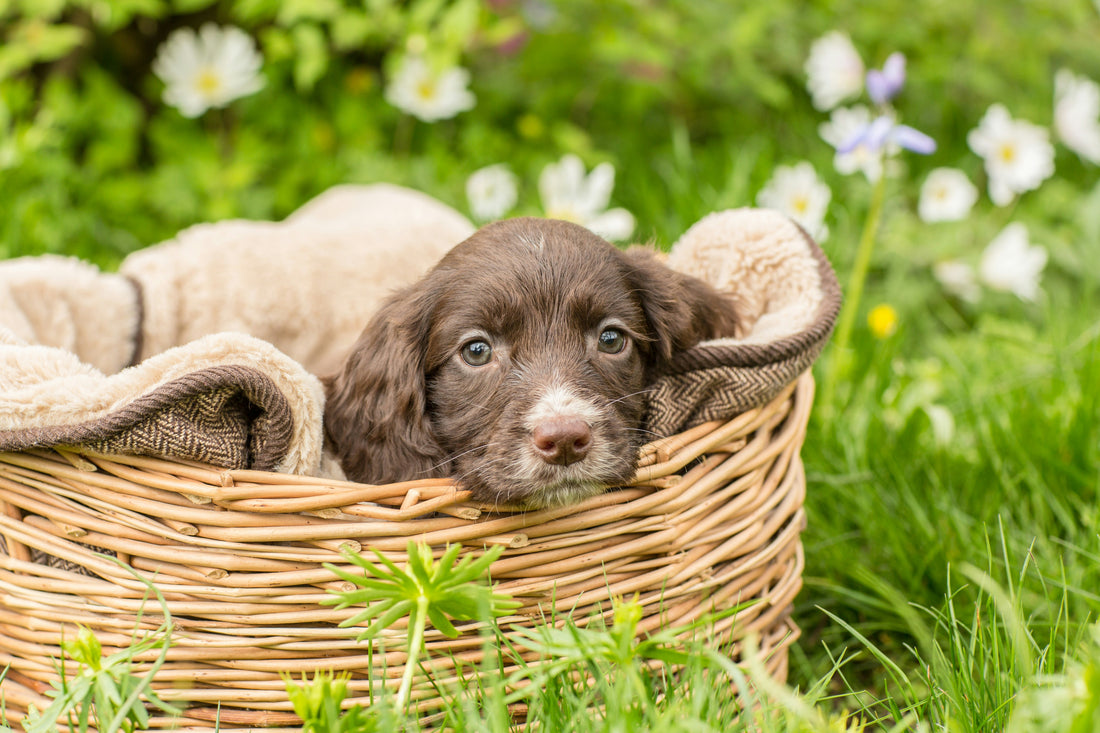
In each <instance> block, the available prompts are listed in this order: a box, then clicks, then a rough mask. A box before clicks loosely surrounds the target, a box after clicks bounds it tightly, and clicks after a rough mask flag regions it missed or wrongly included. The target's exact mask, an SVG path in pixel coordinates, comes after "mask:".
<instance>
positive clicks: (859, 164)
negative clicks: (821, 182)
mask: <svg viewBox="0 0 1100 733" xmlns="http://www.w3.org/2000/svg"><path fill="white" fill-rule="evenodd" d="M869 124H871V110H869V109H867V108H866V107H864V106H863V105H861V104H857V105H855V106H854V107H837V108H836V109H834V110H833V113H832V115H830V116H829V121H828V122H822V123H821V125H820V126H819V127H818V128H817V131H818V134H820V135H821V139H822V140H824V141H825V142H827V143H829V144H830V145H832V146H833V147H834V148H839V147H840V146H841V145H844V144H845V143H847V142H848V141H849V140H851V139H852V138H854V137H855V136H856V134H858V133H859V131H860V130H865V129H866V128H867V126H868V125H869ZM893 149H894V150H893V152H896V151H897V146H896V145H895V146H893ZM886 152H887V154H890V153H891V151H890V150H887V151H886ZM882 157H883V154H882V151H881V150H872V149H871V148H870V147H869V146H867V145H864V144H863V143H860V144H859V145H857V146H855V147H854V148H853V149H852V150H850V151H848V152H847V153H840V152H838V153H837V154H836V155H835V156H833V167H835V168H836V170H837V173H842V174H844V175H848V174H849V173H855V172H856V171H863V175H865V176H867V180H869V181H872V182H873V181H877V180H878V179H879V177H880V176H882Z"/></svg>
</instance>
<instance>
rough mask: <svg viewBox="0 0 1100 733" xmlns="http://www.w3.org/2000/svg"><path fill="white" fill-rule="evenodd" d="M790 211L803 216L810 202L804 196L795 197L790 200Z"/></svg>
mask: <svg viewBox="0 0 1100 733" xmlns="http://www.w3.org/2000/svg"><path fill="white" fill-rule="evenodd" d="M791 209H793V210H794V212H795V213H796V214H805V213H806V212H807V211H809V209H810V201H809V199H807V198H806V197H805V196H795V197H794V198H793V199H791Z"/></svg>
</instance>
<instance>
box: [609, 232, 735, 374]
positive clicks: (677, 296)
mask: <svg viewBox="0 0 1100 733" xmlns="http://www.w3.org/2000/svg"><path fill="white" fill-rule="evenodd" d="M623 256H624V258H625V259H626V264H627V280H628V281H629V282H630V285H631V288H632V289H633V290H634V292H636V293H637V294H638V297H639V298H640V299H641V304H642V310H643V311H644V312H645V317H646V321H647V322H648V324H649V328H650V334H649V335H650V337H651V338H652V339H653V342H652V343H651V344H650V353H651V356H652V363H651V366H653V367H658V366H660V365H662V364H665V363H667V362H668V361H669V360H671V359H672V357H673V356H674V355H675V354H677V353H679V352H681V351H683V350H685V349H688V348H690V347H692V346H694V345H695V344H697V343H699V342H700V341H706V340H707V339H712V338H719V337H721V336H734V335H736V333H737V324H738V318H737V311H736V309H735V307H734V301H733V298H731V297H730V296H727V295H723V294H722V293H719V292H718V291H717V290H715V289H714V288H713V287H712V286H710V285H709V284H707V283H705V282H703V281H702V280H700V279H698V278H695V277H692V276H691V275H685V274H683V273H681V272H677V271H676V270H673V269H672V268H670V267H668V266H666V265H665V264H663V263H662V262H660V261H658V260H657V258H656V257H655V256H654V254H653V252H652V251H650V250H647V249H644V248H640V247H635V248H632V249H629V250H627V251H626V252H624V253H623Z"/></svg>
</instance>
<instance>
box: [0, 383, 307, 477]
mask: <svg viewBox="0 0 1100 733" xmlns="http://www.w3.org/2000/svg"><path fill="white" fill-rule="evenodd" d="M290 443H291V410H290V405H289V403H288V402H287V398H286V396H285V395H284V394H283V393H282V392H281V391H279V389H277V388H276V386H275V385H274V383H273V382H272V381H271V379H270V378H269V377H267V375H265V374H263V373H262V372H260V371H258V370H255V369H251V368H249V367H245V366H236V365H222V366H214V367H209V368H206V369H201V370H197V371H195V372H192V373H190V374H187V375H186V376H183V377H180V378H179V379H176V380H173V381H170V382H166V383H165V384H162V385H160V386H159V387H157V388H155V389H153V390H152V391H151V392H149V393H147V394H143V395H139V396H136V397H135V399H133V400H132V401H131V402H129V403H127V404H126V405H124V406H122V407H120V408H119V409H117V410H115V411H114V412H112V413H110V414H108V415H105V416H103V417H101V418H97V419H95V420H90V421H87V422H82V423H76V424H71V425H57V426H49V427H34V428H26V429H22V430H7V431H0V451H21V450H27V449H28V448H42V447H49V446H54V445H85V446H87V447H88V448H91V449H92V450H95V451H99V452H103V453H128V454H131V455H145V456H170V457H175V458H184V459H190V460H195V461H201V462H203V463H208V464H211V465H214V466H219V467H222V468H253V469H258V470H272V469H274V468H275V467H276V466H277V465H278V463H279V461H280V460H281V459H282V458H283V457H284V456H285V455H286V453H287V451H288V450H289V449H290V447H291V446H290Z"/></svg>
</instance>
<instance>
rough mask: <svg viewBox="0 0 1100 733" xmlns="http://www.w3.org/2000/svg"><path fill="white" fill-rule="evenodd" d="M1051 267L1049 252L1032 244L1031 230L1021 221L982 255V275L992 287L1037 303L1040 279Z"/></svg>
mask: <svg viewBox="0 0 1100 733" xmlns="http://www.w3.org/2000/svg"><path fill="white" fill-rule="evenodd" d="M1046 264H1047V252H1046V250H1045V249H1043V248H1042V247H1032V246H1031V245H1030V244H1029V242H1028V234H1027V227H1025V226H1024V225H1023V224H1021V223H1019V222H1013V223H1011V224H1009V225H1008V226H1006V227H1005V228H1004V229H1003V230H1001V233H1000V234H998V235H997V236H996V237H994V239H993V241H992V242H990V243H989V246H987V247H986V248H985V252H983V253H982V261H981V264H980V265H979V266H978V275H979V277H981V280H982V282H984V283H985V284H986V285H988V286H989V287H991V288H993V289H994V290H1002V291H1006V292H1010V293H1014V294H1015V295H1016V296H1017V297H1019V298H1020V299H1021V300H1027V301H1034V300H1035V298H1036V296H1037V295H1038V293H1039V277H1040V276H1041V275H1042V273H1043V268H1044V267H1045V266H1046Z"/></svg>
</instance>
